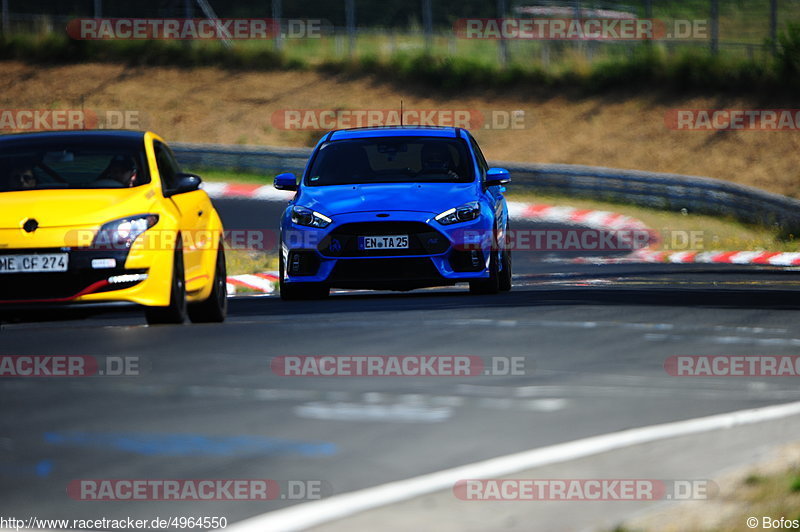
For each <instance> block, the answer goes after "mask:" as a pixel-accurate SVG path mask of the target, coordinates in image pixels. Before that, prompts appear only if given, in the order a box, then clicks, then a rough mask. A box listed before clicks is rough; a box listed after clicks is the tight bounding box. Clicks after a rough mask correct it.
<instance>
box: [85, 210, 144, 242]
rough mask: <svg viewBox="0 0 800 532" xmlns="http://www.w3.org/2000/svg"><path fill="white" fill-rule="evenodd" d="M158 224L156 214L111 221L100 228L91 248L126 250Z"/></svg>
mask: <svg viewBox="0 0 800 532" xmlns="http://www.w3.org/2000/svg"><path fill="white" fill-rule="evenodd" d="M156 223H158V215H157V214H142V215H139V216H129V217H127V218H120V219H119V220H113V221H111V222H108V223H106V224H103V227H101V228H100V231H98V232H97V235H95V237H94V242H92V247H95V248H106V249H128V248H130V247H131V245H132V244H133V242H134V241H135V240H136V239H137V238H138V237H139V235H141V234H142V233H144V232H145V231H147V230H148V229H150V228H151V227H153V226H154V225H156Z"/></svg>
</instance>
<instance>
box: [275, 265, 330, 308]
mask: <svg viewBox="0 0 800 532" xmlns="http://www.w3.org/2000/svg"><path fill="white" fill-rule="evenodd" d="M279 262H280V266H279V270H280V271H279V275H280V281H279V288H280V294H281V299H282V300H284V301H296V300H301V299H324V298H326V297H328V295H329V294H330V288H329V287H328V286H327V285H324V284H321V283H287V282H285V281H284V277H285V271H286V270H285V266H284V259H283V257H281V258H280V261H279Z"/></svg>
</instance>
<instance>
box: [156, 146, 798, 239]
mask: <svg viewBox="0 0 800 532" xmlns="http://www.w3.org/2000/svg"><path fill="white" fill-rule="evenodd" d="M172 146H173V149H174V151H175V154H176V156H177V157H178V159H179V160H180V162H181V164H183V165H185V166H186V167H188V168H197V169H201V168H213V169H226V170H234V171H236V170H240V171H247V172H256V173H265V174H269V175H274V174H277V173H280V172H295V173H301V172H302V171H303V170H304V168H305V165H306V161H307V159H308V156H309V155H310V153H311V149H309V148H274V147H258V146H228V145H220V144H188V143H173V144H172ZM492 165H493V166H501V167H503V168H507V169H508V170H509V171H510V172H511V174H512V186H513V187H514V188H517V187H520V188H525V189H528V190H531V191H538V192H542V193H550V194H559V195H568V196H575V197H584V198H595V199H604V200H610V201H619V202H625V203H634V204H638V205H644V206H648V207H654V208H658V209H664V210H670V211H681V210H682V209H686V210H687V211H688V212H691V213H694V214H710V215H715V216H728V217H732V218H734V219H736V220H739V221H741V222H745V223H750V224H756V225H763V226H776V225H777V226H779V227H780V228H781V230H782V232H783V234H784V235H786V236H788V235H790V234H791V235H800V200H796V199H793V198H789V197H786V196H782V195H780V194H772V193H769V192H765V191H762V190H759V189H756V188H753V187H748V186H744V185H738V184H736V183H731V182H728V181H722V180H719V179H712V178H708V177H698V176H687V175H679V174H665V173H656V172H640V171H636V170H618V169H613V168H602V167H594V166H578V165H568V164H526V163H514V162H501V161H495V162H493V163H492Z"/></svg>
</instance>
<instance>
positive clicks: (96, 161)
mask: <svg viewBox="0 0 800 532" xmlns="http://www.w3.org/2000/svg"><path fill="white" fill-rule="evenodd" d="M141 159H142V158H141V155H140V154H139V153H137V151H136V150H132V149H130V147H124V148H116V147H111V146H109V147H102V148H97V147H92V148H84V147H82V146H70V145H63V144H56V143H53V144H52V145H45V146H40V147H37V148H36V149H34V150H30V151H23V152H20V151H19V150H8V151H5V152H4V151H0V192H7V191H19V190H30V189H85V188H90V189H95V188H130V187H136V186H141V185H143V184H145V183H149V182H150V176H149V174H148V173H147V171H146V168H145V165H144V164H143V161H142V160H141Z"/></svg>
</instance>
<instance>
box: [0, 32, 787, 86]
mask: <svg viewBox="0 0 800 532" xmlns="http://www.w3.org/2000/svg"><path fill="white" fill-rule="evenodd" d="M415 38H417V39H418V38H419V37H416V36H408V35H405V36H403V35H398V36H396V37H395V38H394V40H391V39H390V38H389V37H387V35H386V34H376V35H367V36H363V37H361V38H360V39H359V45H358V51H357V53H356V54H355V55H354V56H353V57H352V58H350V57H348V56H347V55H346V54H345V53H343V51H342V50H341V42H342V41H341V39H340V38H332V37H326V38H321V39H305V40H298V41H291V42H287V44H286V47H285V49H284V50H283V51H276V50H274V49H273V47H272V43H271V42H268V41H245V42H237V44H236V45H235V46H234V47H233V48H225V47H224V46H223V45H222V44H221V43H218V42H209V41H195V42H183V41H74V40H70V39H69V38H68V37H67V36H65V35H61V34H55V33H53V34H43V35H12V36H10V37H2V38H0V59H16V60H22V61H27V62H31V63H40V64H60V63H78V62H86V61H100V62H123V63H128V64H131V65H171V66H178V67H183V68H192V67H198V66H218V67H221V68H226V69H231V70H236V69H241V70H275V69H308V70H318V71H321V72H324V73H329V74H349V75H367V76H372V75H374V76H376V77H378V78H380V79H382V80H385V81H392V82H396V83H403V84H409V83H413V84H416V85H420V86H422V87H429V88H433V89H435V90H437V91H445V92H447V91H450V92H453V91H456V90H462V89H463V88H464V87H472V88H476V89H480V88H508V87H521V88H529V89H531V90H537V91H540V92H541V91H545V92H546V91H550V92H553V91H556V90H559V91H560V90H570V91H582V92H587V93H597V92H603V91H608V90H613V89H624V90H630V89H631V88H658V89H661V90H676V91H682V90H686V89H692V90H700V91H711V92H740V93H747V94H761V93H763V91H767V90H770V91H779V92H781V93H791V92H792V91H795V90H797V89H798V88H800V25H788V26H787V29H786V30H785V31H784V32H783V33H782V34H781V37H780V42H781V46H782V48H781V53H779V54H778V55H777V56H775V57H772V56H771V55H768V54H757V55H754V56H753V57H750V56H749V55H748V54H747V53H745V52H744V51H742V50H737V51H733V52H731V51H725V50H723V51H721V52H720V53H719V54H718V55H716V56H712V55H711V54H710V53H709V51H708V49H707V47H705V46H700V47H696V48H695V47H688V48H687V47H683V48H681V49H680V51H678V52H671V51H670V50H669V49H667V48H666V47H665V46H664V45H663V44H659V43H648V44H631V43H618V44H610V43H604V44H603V46H602V47H600V48H598V52H597V54H596V57H595V59H594V60H593V61H591V62H590V61H588V60H587V58H586V57H585V52H584V51H582V50H585V49H586V46H589V45H588V44H585V43H584V44H582V45H580V46H578V47H576V46H573V45H572V43H564V42H547V43H545V42H541V41H530V42H527V41H513V42H510V43H509V49H510V50H511V53H512V60H511V62H510V64H508V65H507V66H505V67H503V66H501V65H499V63H498V60H497V44H496V43H495V42H494V41H484V40H465V39H458V40H456V41H453V40H452V39H448V38H444V37H440V38H438V39H436V40H435V41H434V42H435V43H436V45H435V46H434V47H433V48H432V49H430V50H425V49H424V48H423V47H422V46H418V45H416V44H414V39H415ZM406 41H408V42H406ZM387 42H388V43H392V44H390V45H389V44H387ZM454 42H455V43H456V44H457V46H455V48H454V49H451V48H453V46H454V45H453V43H454ZM337 43H338V44H337ZM543 47H547V49H548V50H550V51H551V56H552V57H551V59H550V60H549V61H546V62H543V61H542V60H541V58H540V55H541V53H542V50H543V49H544V48H543Z"/></svg>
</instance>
